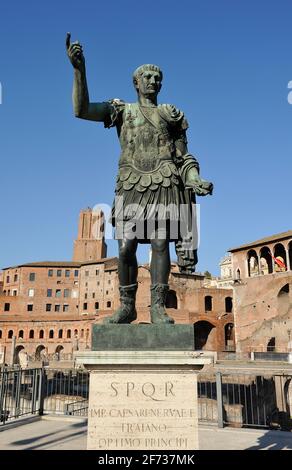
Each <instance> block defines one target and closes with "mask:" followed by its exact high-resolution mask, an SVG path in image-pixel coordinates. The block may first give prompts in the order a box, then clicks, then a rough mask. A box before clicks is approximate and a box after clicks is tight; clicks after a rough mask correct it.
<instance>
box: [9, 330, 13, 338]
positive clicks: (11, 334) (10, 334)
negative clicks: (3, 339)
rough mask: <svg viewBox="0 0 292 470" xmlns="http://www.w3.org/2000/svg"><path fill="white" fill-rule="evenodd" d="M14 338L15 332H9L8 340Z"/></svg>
mask: <svg viewBox="0 0 292 470" xmlns="http://www.w3.org/2000/svg"><path fill="white" fill-rule="evenodd" d="M12 337H13V330H9V331H8V339H12Z"/></svg>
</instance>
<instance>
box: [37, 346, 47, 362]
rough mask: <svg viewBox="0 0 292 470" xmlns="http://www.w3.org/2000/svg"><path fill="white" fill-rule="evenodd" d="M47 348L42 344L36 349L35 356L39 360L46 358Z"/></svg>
mask: <svg viewBox="0 0 292 470" xmlns="http://www.w3.org/2000/svg"><path fill="white" fill-rule="evenodd" d="M45 352H46V348H45V346H44V345H43V344H40V345H39V346H38V347H37V348H36V351H35V358H36V360H37V361H41V360H42V359H44V356H45Z"/></svg>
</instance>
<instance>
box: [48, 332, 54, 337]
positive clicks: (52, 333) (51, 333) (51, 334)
mask: <svg viewBox="0 0 292 470" xmlns="http://www.w3.org/2000/svg"><path fill="white" fill-rule="evenodd" d="M53 338H54V330H50V332H49V339H53Z"/></svg>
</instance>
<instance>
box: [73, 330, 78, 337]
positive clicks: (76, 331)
mask: <svg viewBox="0 0 292 470" xmlns="http://www.w3.org/2000/svg"><path fill="white" fill-rule="evenodd" d="M74 336H75V338H76V337H77V336H78V330H74Z"/></svg>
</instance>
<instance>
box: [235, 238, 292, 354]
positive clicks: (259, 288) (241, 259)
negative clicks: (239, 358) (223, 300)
mask: <svg viewBox="0 0 292 470" xmlns="http://www.w3.org/2000/svg"><path fill="white" fill-rule="evenodd" d="M230 251H231V253H232V269H233V276H234V279H235V284H234V316H235V331H236V338H235V339H236V349H237V351H239V352H251V351H256V352H257V351H260V352H264V351H276V352H288V351H292V344H291V339H292V338H291V335H292V271H291V270H292V231H291V230H290V231H289V232H284V233H281V234H278V235H273V236H271V237H267V238H265V239H262V240H258V241H255V242H253V243H249V244H246V245H243V246H241V247H238V248H233V249H231V250H230Z"/></svg>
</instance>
